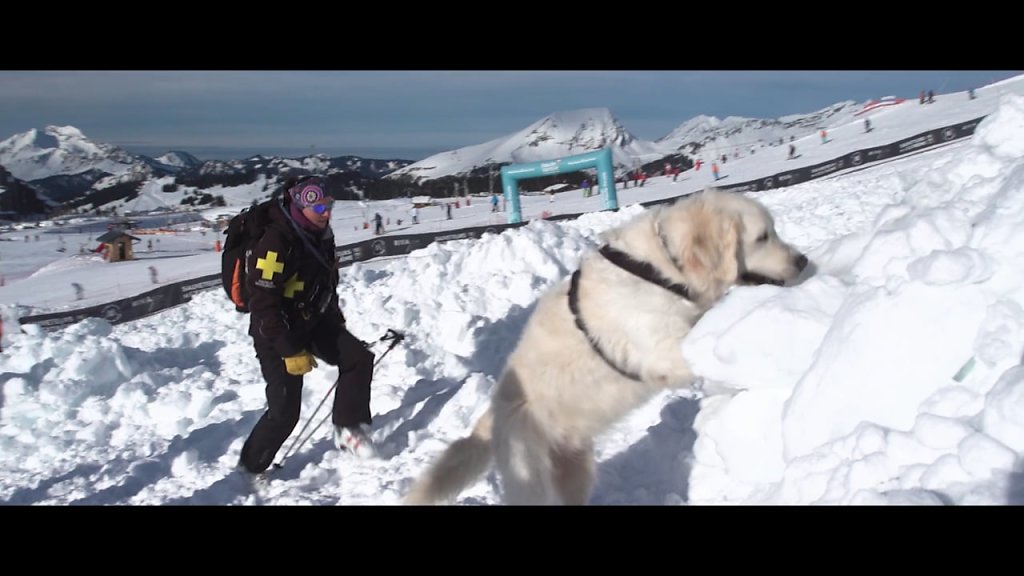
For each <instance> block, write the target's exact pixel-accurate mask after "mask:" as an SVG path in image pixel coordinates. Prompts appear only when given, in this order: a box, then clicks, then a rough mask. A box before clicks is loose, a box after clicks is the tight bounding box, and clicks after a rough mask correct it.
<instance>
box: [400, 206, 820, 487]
mask: <svg viewBox="0 0 1024 576" xmlns="http://www.w3.org/2000/svg"><path fill="white" fill-rule="evenodd" d="M604 240H605V241H606V242H607V244H608V245H609V246H611V247H613V248H615V249H617V250H619V251H621V252H624V253H626V254H628V255H629V256H631V257H632V258H633V259H635V260H638V261H643V262H647V263H649V264H651V265H653V266H654V267H655V268H656V269H657V270H658V271H659V272H660V273H661V275H663V276H664V277H666V278H667V279H669V280H670V281H672V282H674V283H679V284H683V285H685V286H686V287H687V288H688V290H689V293H690V299H684V298H683V297H681V296H679V295H678V294H675V293H673V292H671V291H669V290H667V289H665V288H663V287H661V286H658V285H656V284H654V283H651V282H648V281H646V280H644V279H641V278H639V277H637V276H635V275H633V274H631V273H630V272H627V271H626V270H624V269H622V268H620V267H618V266H616V265H615V264H613V263H611V262H610V261H608V260H607V259H606V258H605V257H604V256H602V255H601V254H600V253H599V252H597V251H594V252H591V253H589V254H587V255H585V256H584V257H583V260H582V262H581V264H580V277H579V292H578V302H579V314H580V317H581V318H582V320H583V322H584V324H585V326H586V329H587V331H588V332H589V333H590V334H591V336H592V337H593V338H594V340H595V341H596V343H597V346H598V347H600V348H601V350H602V351H603V352H604V354H605V356H607V357H608V359H609V361H611V362H612V363H615V364H616V365H617V366H619V367H620V368H622V369H623V370H624V371H626V372H632V373H634V374H636V375H638V376H639V377H640V380H639V381H638V380H634V379H631V378H628V377H626V376H625V375H623V374H622V373H620V372H618V371H616V370H615V369H614V368H612V367H611V366H610V365H609V363H608V362H607V361H605V360H604V359H603V358H602V357H601V356H600V355H599V354H598V353H597V352H596V351H595V349H594V347H593V346H592V345H591V343H590V342H589V341H588V339H587V336H586V335H585V334H584V333H583V332H582V331H581V330H580V328H578V327H577V325H576V322H575V319H574V316H573V313H572V312H571V311H570V309H569V304H568V293H569V286H570V283H569V282H568V281H563V282H561V283H559V284H558V285H556V286H555V287H553V288H552V289H550V290H549V291H548V292H547V293H546V294H545V295H543V296H542V297H541V298H540V300H539V301H538V303H537V307H536V309H535V310H534V313H533V314H532V316H531V317H530V319H529V321H528V322H527V324H526V327H525V328H524V330H523V334H522V338H521V339H520V341H519V344H518V346H517V348H516V349H515V351H513V353H512V354H511V355H510V356H509V359H508V364H507V365H506V367H505V370H504V372H503V374H502V376H501V379H500V381H499V382H498V385H497V387H496V389H495V392H494V396H493V398H492V400H491V406H490V409H489V410H488V411H487V412H486V413H485V414H484V415H483V416H482V417H481V418H480V420H479V421H478V422H477V423H476V425H475V426H474V428H473V432H472V434H471V435H470V436H468V437H466V438H463V439H461V440H458V441H456V442H454V443H453V444H452V445H451V446H449V448H448V449H447V451H445V453H444V454H443V455H442V456H441V457H440V459H439V460H438V461H437V462H436V463H435V464H434V465H433V466H432V467H431V468H430V469H429V470H428V471H427V472H426V474H425V475H423V476H422V477H421V478H420V479H419V480H417V482H416V483H415V484H414V485H413V487H412V489H411V491H410V493H409V494H408V495H407V496H406V499H405V502H406V503H408V504H428V503H435V502H438V501H450V500H452V499H454V498H455V496H457V495H458V493H459V492H461V491H462V490H463V489H464V488H465V487H466V486H468V485H469V484H470V483H471V482H473V481H474V480H475V479H476V478H478V477H479V476H480V475H482V474H483V473H484V472H486V471H487V470H488V468H489V467H490V465H491V460H492V458H493V459H494V460H495V461H496V463H497V468H498V471H499V473H500V477H501V483H502V488H503V492H504V501H505V502H506V503H509V504H585V503H586V502H587V500H588V498H589V497H590V491H591V488H592V485H593V483H594V477H595V470H594V457H593V445H594V438H595V437H596V436H597V435H598V434H600V433H602V432H603V431H604V430H606V429H607V428H609V427H610V426H611V425H612V424H614V423H615V422H616V421H617V420H618V419H620V418H621V417H623V416H625V415H626V414H627V413H629V412H630V411H631V410H633V409H634V408H636V407H637V406H639V405H640V404H641V403H643V402H645V401H646V400H648V399H649V398H651V397H652V396H653V395H654V394H655V393H657V392H658V391H660V390H663V389H665V388H674V387H681V386H686V385H689V384H690V383H691V382H692V381H693V378H694V375H693V373H692V372H691V371H690V367H689V366H688V365H687V363H686V361H685V360H684V358H683V355H682V352H681V346H680V344H681V342H682V340H683V338H684V337H685V336H686V334H687V333H688V332H689V331H690V329H691V327H693V325H694V323H695V322H696V321H697V320H698V319H699V318H700V316H701V315H702V314H703V313H704V312H705V311H707V310H708V308H710V307H711V306H712V305H713V304H714V303H715V302H716V301H718V300H719V299H720V298H721V297H722V296H723V295H724V294H725V292H726V291H727V290H728V289H729V287H730V286H732V285H734V284H737V283H742V282H743V280H744V276H745V275H746V276H747V277H748V278H756V279H757V281H758V282H772V283H776V284H783V283H784V282H787V281H791V280H793V279H795V278H796V277H797V276H798V275H799V273H800V272H801V271H802V270H803V268H804V267H805V266H806V265H807V258H806V257H805V256H803V255H802V254H800V253H799V252H798V251H797V250H795V249H793V248H792V247H790V246H789V245H787V244H786V243H784V242H782V241H781V240H780V239H779V237H778V236H777V235H776V233H775V228H774V224H773V221H772V218H771V215H770V214H769V213H768V211H767V210H766V209H765V208H764V207H763V206H762V205H761V204H760V203H758V202H755V201H754V200H751V199H749V198H747V197H745V196H742V195H739V194H732V193H727V192H720V191H714V190H709V191H705V192H703V193H701V194H697V195H694V196H689V197H686V198H683V199H681V200H679V201H676V202H675V203H673V204H672V205H669V206H662V207H657V208H652V209H650V210H648V211H646V212H644V213H643V214H642V215H640V216H638V217H637V218H635V219H633V220H632V221H630V222H628V223H626V224H624V225H622V226H620V227H618V228H615V229H613V230H610V231H608V232H606V233H605V235H604Z"/></svg>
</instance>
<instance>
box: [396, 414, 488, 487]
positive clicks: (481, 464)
mask: <svg viewBox="0 0 1024 576" xmlns="http://www.w3.org/2000/svg"><path fill="white" fill-rule="evenodd" d="M493 424H494V415H493V414H492V412H491V410H490V409H489V408H488V409H487V412H485V413H484V415H483V416H481V417H480V419H479V420H477V421H476V425H475V426H473V433H472V434H470V435H469V436H467V437H465V438H462V439H459V440H456V441H455V442H453V443H452V444H451V446H449V447H448V449H447V450H445V451H444V454H442V455H441V458H440V459H438V460H437V461H436V462H434V464H433V465H431V466H430V469H429V470H427V472H426V474H424V475H423V476H421V477H420V478H419V479H418V480H416V483H415V484H413V486H412V490H410V491H409V494H408V495H406V497H405V503H406V504H434V503H436V502H439V501H450V500H453V499H454V498H455V497H456V496H458V495H459V492H462V490H464V489H465V488H466V486H469V484H470V483H471V482H473V481H474V480H476V479H477V478H478V477H480V476H481V475H482V474H483V473H484V472H486V471H487V469H488V468H489V467H490V465H491V460H492V459H493V458H494V450H493V449H492V448H491V432H492V429H493Z"/></svg>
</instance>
